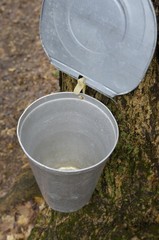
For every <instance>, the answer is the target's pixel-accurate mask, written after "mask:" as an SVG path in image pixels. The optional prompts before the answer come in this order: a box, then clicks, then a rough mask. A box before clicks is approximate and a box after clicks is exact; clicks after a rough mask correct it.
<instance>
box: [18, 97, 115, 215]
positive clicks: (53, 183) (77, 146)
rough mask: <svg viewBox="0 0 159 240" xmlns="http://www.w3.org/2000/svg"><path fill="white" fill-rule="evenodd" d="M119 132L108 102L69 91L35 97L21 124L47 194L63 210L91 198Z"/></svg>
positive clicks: (21, 140) (23, 138)
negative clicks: (106, 104)
mask: <svg viewBox="0 0 159 240" xmlns="http://www.w3.org/2000/svg"><path fill="white" fill-rule="evenodd" d="M118 134H119V130H118V125H117V123H116V120H115V118H114V117H113V115H112V113H111V112H110V110H109V109H108V108H107V107H106V106H105V105H103V104H102V103H101V102H99V101H98V100H96V99H94V98H92V97H89V96H87V95H85V94H81V95H80V96H77V95H75V94H74V93H68V92H63V93H55V94H51V95H47V96H44V97H42V98H40V99H38V100H37V101H35V102H33V103H32V104H31V105H30V106H29V107H28V108H27V109H26V110H25V111H24V113H23V114H22V116H21V117H20V119H19V122H18V127H17V135H18V140H19V143H20V145H21V147H22V149H23V151H24V152H25V154H26V155H27V156H28V158H29V162H30V166H31V168H32V171H33V173H34V176H35V178H36V181H37V183H38V186H39V188H40V190H41V193H42V195H43V197H44V199H45V200H46V202H47V203H48V205H49V206H50V207H51V208H53V209H54V210H57V211H61V212H73V211H76V210H78V209H80V208H82V207H83V206H84V205H85V204H87V203H88V202H89V200H90V198H91V196H92V193H93V191H94V189H95V187H96V184H97V181H98V179H99V177H100V175H101V172H102V170H103V168H104V166H105V162H106V160H107V159H108V157H109V156H110V154H111V153H112V152H113V150H114V148H115V146H116V144H117V141H118Z"/></svg>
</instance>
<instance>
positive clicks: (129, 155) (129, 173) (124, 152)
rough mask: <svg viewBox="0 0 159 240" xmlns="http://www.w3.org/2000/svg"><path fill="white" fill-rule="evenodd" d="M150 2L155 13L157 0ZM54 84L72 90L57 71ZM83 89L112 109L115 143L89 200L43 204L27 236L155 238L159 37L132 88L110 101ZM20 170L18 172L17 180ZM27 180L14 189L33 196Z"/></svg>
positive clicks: (158, 217) (55, 239) (158, 221)
mask: <svg viewBox="0 0 159 240" xmlns="http://www.w3.org/2000/svg"><path fill="white" fill-rule="evenodd" d="M153 3H154V6H155V10H156V14H157V16H158V15H159V3H158V0H154V1H153ZM60 85H61V90H62V91H73V89H74V87H75V85H76V80H74V79H72V78H71V77H69V76H67V75H66V74H63V73H61V74H60ZM86 93H87V94H88V95H90V96H93V97H95V98H97V99H98V100H100V101H101V102H103V103H104V104H106V105H107V106H108V107H109V109H110V110H111V111H112V113H113V114H114V116H115V118H116V120H117V122H118V125H119V129H120V138H119V142H118V145H117V147H116V149H115V151H114V152H113V154H112V155H111V158H110V160H109V162H108V163H107V164H106V166H105V168H104V171H103V174H102V176H101V178H100V180H99V182H98V185H97V187H96V190H95V192H94V194H93V196H92V198H91V201H90V202H89V204H88V205H86V206H85V207H84V208H82V209H81V210H79V211H77V212H75V213H70V214H64V213H58V212H55V211H53V210H51V209H49V208H44V209H43V210H42V211H40V212H39V216H38V218H37V220H36V224H35V226H34V228H33V230H32V232H31V234H30V237H29V238H28V239H29V240H43V239H44V240H45V239H47V240H76V239H81V240H89V239H91V240H93V239H95V240H96V239H98V240H107V239H108V240H109V239H112V240H129V239H131V240H140V239H144V240H158V239H159V184H158V182H159V159H158V156H159V114H158V112H159V41H158V44H157V49H156V52H155V55H154V58H153V60H152V63H151V65H150V67H149V69H148V71H147V74H146V76H145V78H144V80H143V81H142V83H141V84H140V85H139V86H138V88H137V89H136V90H134V91H133V92H131V93H129V94H127V95H123V96H118V97H116V98H115V101H116V103H114V102H113V101H112V100H110V99H108V98H107V97H105V96H103V95H102V94H100V93H98V92H96V91H95V90H93V89H90V88H89V87H87V91H86ZM29 174H30V173H29ZM26 176H28V175H27V174H24V175H22V176H21V179H20V180H19V181H18V183H19V184H20V185H21V183H24V182H25V177H26ZM31 178H32V176H30V177H29V179H31ZM27 181H28V180H27ZM31 182H33V183H34V180H31ZM20 185H17V184H15V186H14V189H13V190H12V191H11V193H10V194H9V195H8V196H7V198H6V199H8V200H7V201H8V204H11V203H12V201H11V199H12V198H15V193H16V191H17V189H20V188H17V187H18V186H20ZM25 186H26V185H25ZM30 186H33V185H32V184H31V183H30V185H28V188H27V187H26V188H25V189H23V190H19V192H21V195H24V196H25V191H29V190H30V191H31V193H32V196H34V194H35V192H34V190H31V189H30ZM36 188H37V187H36V185H35V189H36ZM12 196H13V197H12ZM27 197H28V195H27ZM6 199H5V200H6ZM24 200H25V198H24Z"/></svg>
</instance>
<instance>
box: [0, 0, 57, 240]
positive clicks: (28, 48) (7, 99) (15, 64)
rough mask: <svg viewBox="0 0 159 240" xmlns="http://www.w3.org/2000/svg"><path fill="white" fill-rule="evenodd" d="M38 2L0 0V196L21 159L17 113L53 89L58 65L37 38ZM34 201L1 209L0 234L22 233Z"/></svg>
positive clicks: (22, 164) (11, 181)
mask: <svg viewBox="0 0 159 240" xmlns="http://www.w3.org/2000/svg"><path fill="white" fill-rule="evenodd" d="M41 4H42V1H40V0H31V1H27V0H7V1H6V0H1V2H0V23H1V24H0V198H2V197H4V196H5V195H6V194H7V193H8V191H9V190H10V189H11V188H12V186H13V184H14V182H15V179H16V177H17V176H18V175H19V174H20V173H21V171H22V169H23V168H24V167H25V166H26V164H27V159H26V157H25V156H24V154H23V152H22V150H21V149H20V146H19V143H18V141H17V136H16V126H17V121H18V118H19V117H20V115H21V113H22V112H23V110H24V109H25V108H26V107H27V105H29V104H30V103H31V102H32V101H34V100H35V99H37V98H39V97H41V96H43V95H45V94H48V93H51V92H54V91H57V90H58V80H57V78H58V71H57V70H56V69H54V67H53V66H51V64H50V63H49V60H48V59H47V57H46V55H45V53H44V51H43V49H42V46H41V42H40V39H39V15H40V9H41ZM37 201H38V203H39V204H41V203H42V202H41V201H42V200H41V199H40V200H39V199H38V200H37ZM35 204H36V203H32V202H28V203H25V204H24V205H22V206H19V209H13V210H12V212H11V213H10V212H9V213H8V214H7V215H1V220H0V239H7V240H12V239H25V238H26V236H25V234H26V233H27V234H29V232H27V231H30V230H31V226H32V221H33V219H34V218H35V216H33V215H35V211H34V213H33V210H32V208H33V207H34V208H35ZM6 210H7V209H6ZM17 215H18V217H17ZM28 219H29V220H28ZM28 222H29V223H28ZM28 224H30V225H29V226H28ZM24 226H25V227H26V226H27V231H26V229H25V234H23V232H24V231H23V230H22V229H23V227H24ZM13 232H14V234H13ZM18 234H21V235H18Z"/></svg>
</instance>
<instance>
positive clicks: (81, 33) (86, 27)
mask: <svg viewBox="0 0 159 240" xmlns="http://www.w3.org/2000/svg"><path fill="white" fill-rule="evenodd" d="M40 35H41V40H42V44H43V47H44V49H45V52H46V54H47V55H48V57H49V59H50V61H51V63H52V64H53V65H54V66H56V67H57V68H59V69H60V70H61V71H64V72H66V73H68V74H70V75H72V76H73V77H75V78H78V77H79V76H83V77H85V78H86V84H87V85H89V86H90V87H92V88H94V89H96V90H98V91H100V92H102V93H104V94H106V95H109V96H111V97H113V96H115V95H120V94H125V93H128V92H130V91H131V90H133V89H134V88H136V87H137V86H138V84H139V83H140V82H141V80H142V78H143V77H144V75H145V72H146V70H147V68H148V66H149V64H150V61H151V59H152V56H153V53H154V50H155V46H156V39H157V24H156V17H155V13H154V9H153V6H152V3H151V1H150V0H136V1H127V0H100V1H99V0H80V1H79V0H44V2H43V8H42V14H41V21H40Z"/></svg>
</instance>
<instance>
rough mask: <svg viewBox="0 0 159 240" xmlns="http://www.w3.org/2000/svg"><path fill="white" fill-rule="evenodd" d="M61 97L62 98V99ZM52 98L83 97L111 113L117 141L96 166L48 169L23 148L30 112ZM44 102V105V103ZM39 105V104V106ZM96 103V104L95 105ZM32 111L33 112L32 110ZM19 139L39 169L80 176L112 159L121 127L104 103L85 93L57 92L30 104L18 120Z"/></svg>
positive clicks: (26, 153)
mask: <svg viewBox="0 0 159 240" xmlns="http://www.w3.org/2000/svg"><path fill="white" fill-rule="evenodd" d="M60 96H61V97H60ZM49 97H50V98H51V97H55V98H54V99H51V100H52V101H53V100H58V99H59V100H60V99H61V100H62V99H64V98H66V97H67V98H68V99H69V98H70V99H71V98H72V99H79V100H80V98H81V97H82V99H81V100H82V101H86V102H88V103H92V105H94V107H98V108H99V110H100V111H101V112H103V114H104V115H106V112H104V110H106V111H107V113H109V115H110V116H111V118H112V119H110V118H109V121H111V120H113V124H112V121H111V124H112V127H113V128H114V134H115V141H114V144H113V147H112V149H111V151H110V152H109V153H108V154H107V155H106V156H105V157H104V158H103V159H101V160H100V161H99V162H98V163H96V164H93V165H91V166H89V167H86V168H80V169H75V170H67V171H65V170H62V171H61V170H60V169H56V168H52V167H48V166H46V165H45V164H42V163H40V162H38V161H37V160H36V159H34V158H33V157H32V156H30V154H29V153H28V152H27V150H26V149H25V147H24V146H23V144H22V142H21V136H20V130H21V128H22V126H23V122H24V120H25V118H26V117H27V116H28V114H29V112H32V111H33V110H35V109H36V107H35V106H36V105H37V107H38V106H40V105H41V101H43V100H45V98H49ZM56 97H57V98H56ZM51 100H50V101H51ZM44 102H45V103H47V102H49V101H48V100H47V101H44ZM44 102H43V103H44ZM38 103H39V104H38ZM93 103H94V104H93ZM95 103H96V104H95ZM31 109H32V110H31ZM30 110H31V111H30ZM23 118H24V119H23ZM17 138H18V141H19V144H20V146H21V148H22V150H23V152H24V153H25V155H26V156H27V157H28V159H29V162H30V163H31V164H33V165H36V166H37V165H38V167H39V168H40V169H42V170H45V171H49V172H54V173H56V174H58V175H64V174H65V175H73V174H80V173H81V172H89V171H92V170H93V169H95V168H98V167H100V166H101V165H102V164H105V163H106V160H108V158H109V157H110V155H111V154H112V152H113V151H114V149H115V147H116V145H117V143H118V139H119V127H118V124H117V121H116V119H115V117H114V115H113V114H112V112H111V111H110V109H109V108H108V107H107V106H105V105H104V104H103V103H102V102H100V101H99V100H97V99H95V98H93V97H91V96H89V95H87V94H83V93H80V94H79V95H76V94H75V93H73V92H56V93H51V94H47V95H44V96H42V97H40V98H38V99H36V100H35V101H33V102H32V103H31V104H29V105H28V106H27V107H26V108H25V109H24V111H23V112H22V114H21V116H20V117H19V120H18V124H17Z"/></svg>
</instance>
